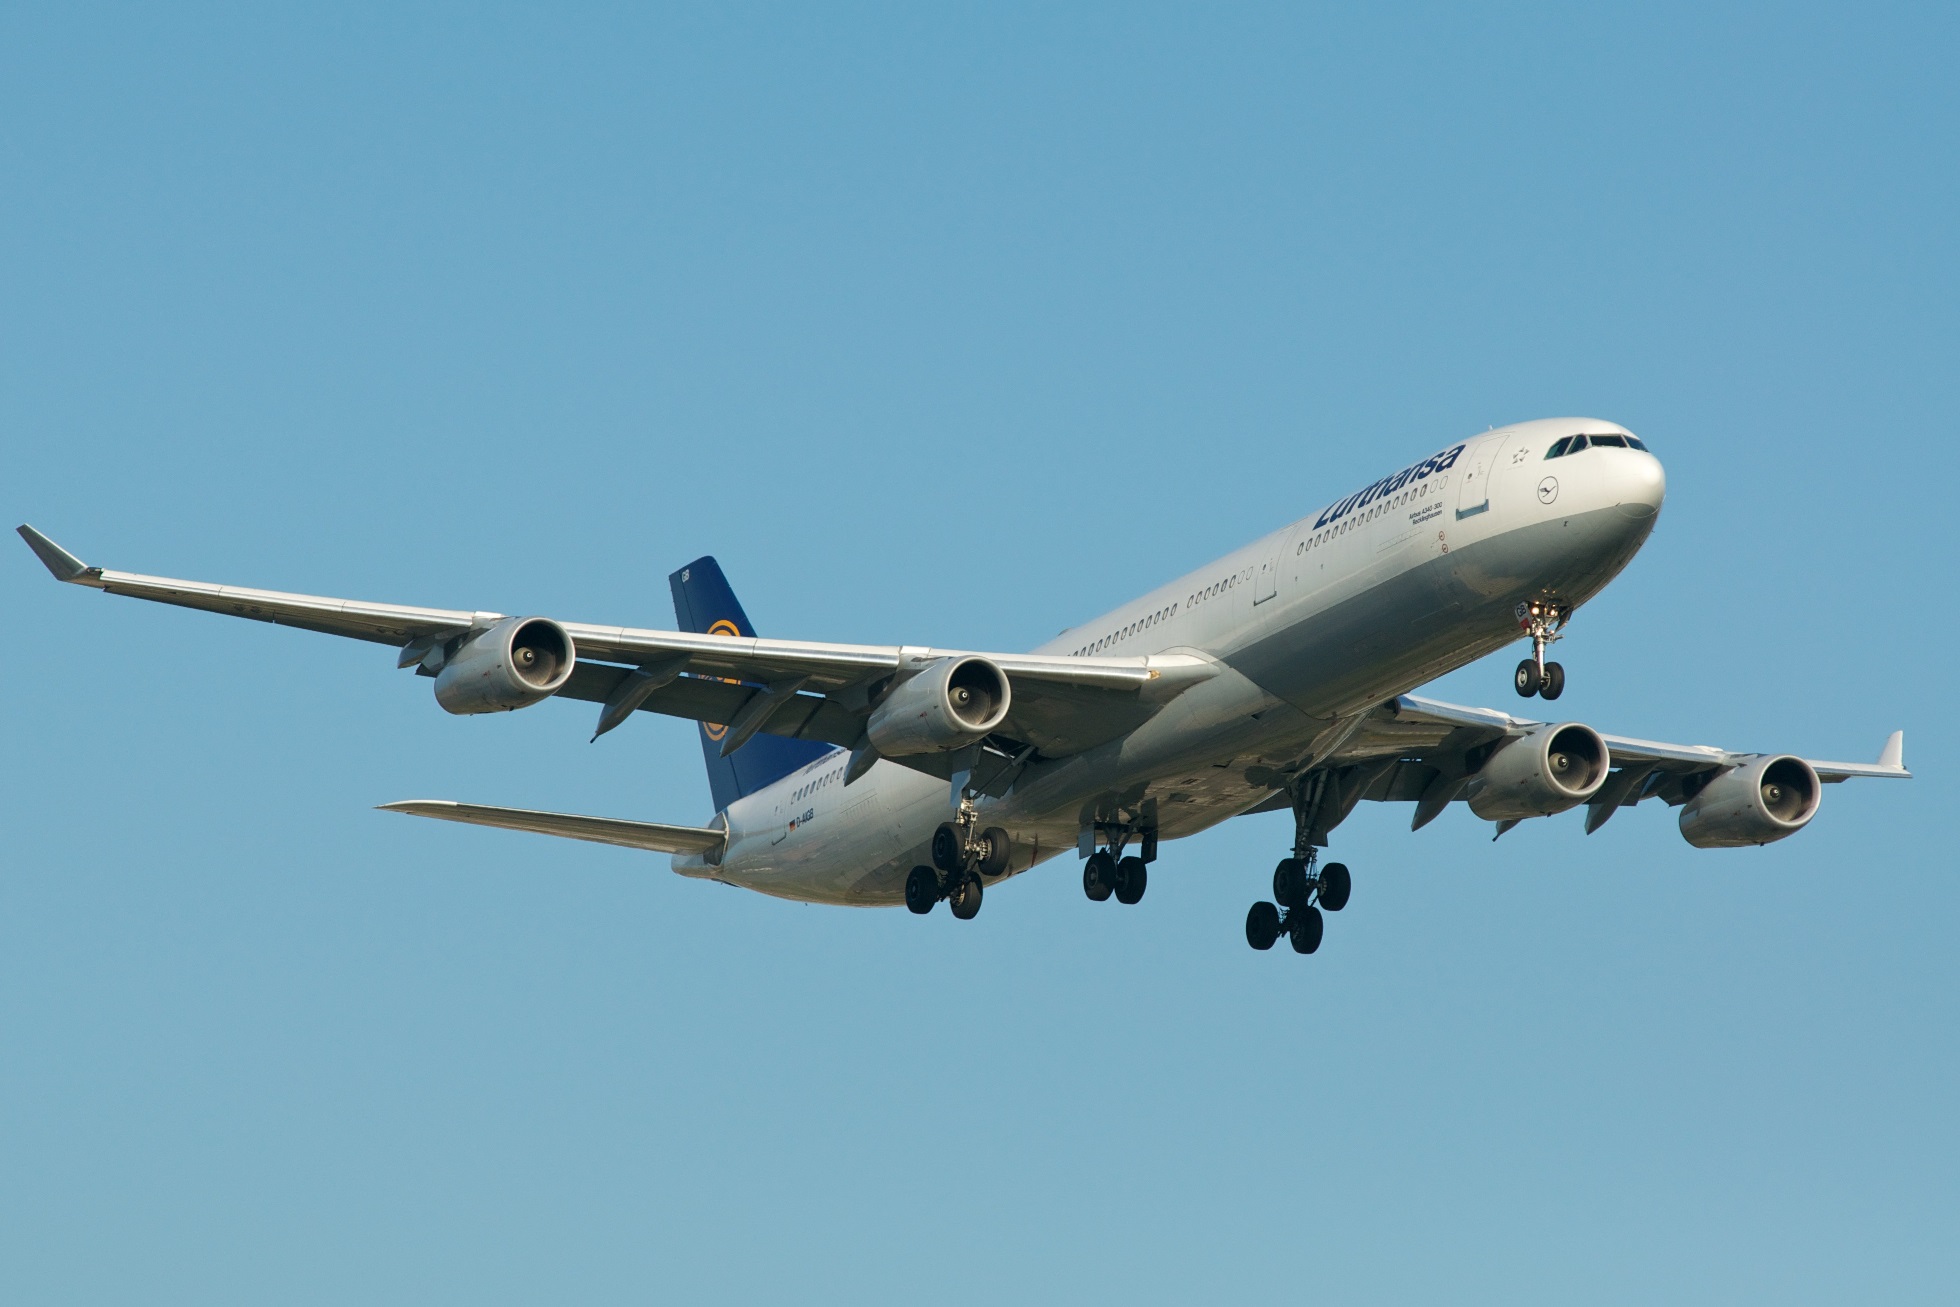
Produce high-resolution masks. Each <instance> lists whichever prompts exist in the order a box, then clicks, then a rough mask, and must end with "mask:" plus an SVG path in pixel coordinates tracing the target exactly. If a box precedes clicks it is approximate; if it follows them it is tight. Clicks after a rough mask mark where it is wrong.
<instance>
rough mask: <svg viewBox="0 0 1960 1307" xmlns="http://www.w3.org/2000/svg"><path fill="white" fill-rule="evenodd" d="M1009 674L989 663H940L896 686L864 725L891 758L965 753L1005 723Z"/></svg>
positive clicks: (962, 660) (874, 742)
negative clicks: (953, 752)
mask: <svg viewBox="0 0 1960 1307" xmlns="http://www.w3.org/2000/svg"><path fill="white" fill-rule="evenodd" d="M1010 701H1011V698H1010V695H1009V693H1008V688H1007V673H1006V672H1003V671H1002V670H1001V669H1000V668H999V667H998V666H996V665H995V664H993V663H991V662H988V661H987V660H986V659H985V658H941V659H939V660H938V661H937V662H934V663H933V664H931V665H930V666H928V667H927V668H926V669H925V670H924V671H921V672H919V673H917V674H915V675H914V676H912V677H910V678H909V679H907V680H904V681H900V682H899V683H898V684H897V685H894V686H893V687H892V688H891V689H890V690H889V691H888V692H887V693H886V694H885V697H884V699H883V700H882V701H881V702H880V703H879V704H878V706H877V707H876V708H874V709H873V710H872V712H871V720H870V721H869V722H868V723H866V728H865V729H866V731H867V733H868V734H869V736H870V739H871V744H872V747H873V748H875V749H877V750H878V752H879V753H881V754H883V755H884V756H885V757H887V758H906V757H910V756H912V755H914V754H921V753H946V752H949V751H951V750H953V749H963V748H965V747H966V746H967V745H969V744H972V743H974V742H975V741H977V740H979V739H980V738H982V737H983V736H985V735H986V734H987V732H989V731H991V730H993V729H995V728H996V727H998V726H999V725H1000V724H1001V722H1003V721H1005V720H1006V718H1007V706H1008V704H1009V702H1010Z"/></svg>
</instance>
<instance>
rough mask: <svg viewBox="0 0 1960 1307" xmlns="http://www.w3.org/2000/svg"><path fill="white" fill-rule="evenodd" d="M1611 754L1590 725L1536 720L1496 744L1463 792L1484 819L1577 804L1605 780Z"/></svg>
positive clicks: (1520, 815) (1542, 812) (1540, 813)
mask: <svg viewBox="0 0 1960 1307" xmlns="http://www.w3.org/2000/svg"><path fill="white" fill-rule="evenodd" d="M1611 763H1612V757H1611V755H1610V754H1609V753H1608V752H1607V749H1606V741H1604V740H1602V739H1600V738H1599V733H1598V732H1597V731H1595V730H1593V729H1592V727H1590V726H1581V725H1579V723H1577V722H1567V723H1566V724H1565V725H1563V726H1540V727H1538V728H1536V729H1535V730H1533V731H1532V732H1531V733H1530V734H1529V735H1520V736H1518V737H1517V738H1516V739H1514V740H1510V741H1508V742H1507V743H1505V744H1504V745H1502V746H1500V747H1499V748H1498V750H1497V752H1496V753H1494V754H1492V755H1491V756H1490V760H1489V761H1488V762H1486V763H1485V764H1484V765H1483V768H1482V770H1480V771H1479V772H1478V773H1477V774H1476V775H1475V776H1472V777H1471V778H1470V783H1469V785H1467V786H1466V787H1465V788H1464V795H1465V797H1466V798H1468V799H1469V801H1470V810H1471V811H1472V812H1474V813H1476V814H1477V815H1478V816H1479V817H1482V818H1483V819H1484V820H1485V821H1515V820H1521V819H1523V818H1525V817H1543V816H1548V815H1550V814H1552V813H1554V812H1564V811H1565V810H1566V809H1567V808H1573V807H1577V806H1578V805H1579V804H1581V803H1584V802H1585V801H1586V800H1587V799H1590V798H1591V797H1592V796H1593V795H1594V794H1596V793H1598V791H1599V787H1600V786H1602V785H1604V784H1605V783H1606V772H1607V770H1608V768H1609V767H1610V766H1611Z"/></svg>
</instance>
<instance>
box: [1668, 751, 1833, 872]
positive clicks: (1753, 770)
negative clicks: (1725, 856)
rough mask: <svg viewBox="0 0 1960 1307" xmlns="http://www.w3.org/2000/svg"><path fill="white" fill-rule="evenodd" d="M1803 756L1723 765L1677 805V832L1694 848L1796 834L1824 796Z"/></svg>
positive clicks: (1736, 844) (1737, 844)
mask: <svg viewBox="0 0 1960 1307" xmlns="http://www.w3.org/2000/svg"><path fill="white" fill-rule="evenodd" d="M1823 797H1824V795H1823V787H1822V786H1821V785H1820V784H1819V783H1818V780H1817V773H1816V771H1815V770H1813V769H1812V767H1811V765H1810V764H1809V763H1807V762H1805V761H1804V760H1803V759H1802V758H1792V757H1789V756H1788V755H1784V756H1781V757H1764V758H1757V759H1756V760H1755V761H1753V762H1747V763H1744V764H1743V765H1742V766H1740V767H1737V768H1734V769H1733V770H1731V771H1725V772H1723V773H1722V774H1721V775H1720V776H1717V777H1716V778H1715V779H1714V780H1712V781H1710V782H1708V784H1706V785H1704V786H1702V787H1701V791H1700V792H1699V793H1698V794H1696V795H1695V797H1694V798H1692V799H1689V800H1688V802H1687V804H1686V805H1685V806H1684V807H1683V808H1682V809H1681V838H1683V839H1685V840H1686V841H1688V843H1690V844H1692V845H1694V846H1695V847H1696V848H1698V849H1736V848H1742V847H1744V846H1745V845H1750V844H1768V843H1770V842H1771V841H1772V840H1780V839H1783V838H1784V837H1786V836H1790V835H1795V834H1796V833H1797V832H1798V831H1800V830H1802V829H1803V828H1804V827H1805V826H1808V825H1809V824H1810V819H1811V818H1812V817H1814V816H1816V815H1817V805H1818V804H1819V803H1820V802H1822V800H1823Z"/></svg>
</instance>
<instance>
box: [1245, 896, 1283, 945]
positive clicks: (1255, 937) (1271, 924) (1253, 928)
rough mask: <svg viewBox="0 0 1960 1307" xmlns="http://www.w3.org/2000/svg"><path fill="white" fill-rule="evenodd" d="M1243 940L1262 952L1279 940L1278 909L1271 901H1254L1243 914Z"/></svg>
mask: <svg viewBox="0 0 1960 1307" xmlns="http://www.w3.org/2000/svg"><path fill="white" fill-rule="evenodd" d="M1245 942H1246V943H1248V944H1250V945H1252V947H1254V948H1256V949H1258V950H1259V951H1260V952H1261V953H1264V952H1265V951H1266V950H1267V949H1269V948H1271V947H1272V946H1273V945H1274V944H1277V943H1278V942H1279V909H1278V908H1277V907H1275V906H1274V905H1273V904H1271V903H1255V904H1253V905H1252V911H1250V912H1248V913H1246V914H1245Z"/></svg>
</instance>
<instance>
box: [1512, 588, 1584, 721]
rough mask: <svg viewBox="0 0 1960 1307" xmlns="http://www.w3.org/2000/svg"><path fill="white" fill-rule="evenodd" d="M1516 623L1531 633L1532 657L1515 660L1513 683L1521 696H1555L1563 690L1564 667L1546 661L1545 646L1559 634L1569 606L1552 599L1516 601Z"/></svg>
mask: <svg viewBox="0 0 1960 1307" xmlns="http://www.w3.org/2000/svg"><path fill="white" fill-rule="evenodd" d="M1517 614H1518V627H1519V629H1520V630H1522V631H1523V632H1524V633H1525V634H1526V635H1528V636H1530V637H1531V657H1529V658H1527V659H1525V660H1524V661H1523V662H1521V663H1519V664H1518V670H1517V674H1516V676H1515V677H1514V678H1513V680H1512V684H1513V685H1514V686H1516V687H1517V691H1518V694H1519V695H1520V696H1521V697H1522V698H1526V699H1529V698H1530V697H1531V696H1532V695H1534V694H1535V695H1539V696H1540V697H1542V698H1546V699H1556V698H1558V697H1559V696H1560V695H1561V694H1564V693H1565V668H1563V667H1561V666H1559V665H1558V664H1557V663H1548V662H1546V661H1545V646H1546V645H1548V644H1551V643H1552V642H1553V641H1554V640H1557V639H1559V638H1560V636H1559V631H1560V629H1561V628H1563V627H1564V625H1565V624H1566V623H1567V622H1568V621H1570V620H1572V609H1571V608H1570V607H1568V606H1567V605H1565V604H1562V603H1559V602H1557V601H1556V600H1552V599H1533V600H1531V601H1529V602H1528V603H1522V604H1519V605H1518V608H1517Z"/></svg>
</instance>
